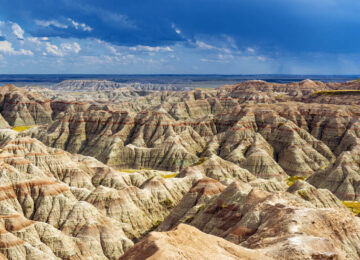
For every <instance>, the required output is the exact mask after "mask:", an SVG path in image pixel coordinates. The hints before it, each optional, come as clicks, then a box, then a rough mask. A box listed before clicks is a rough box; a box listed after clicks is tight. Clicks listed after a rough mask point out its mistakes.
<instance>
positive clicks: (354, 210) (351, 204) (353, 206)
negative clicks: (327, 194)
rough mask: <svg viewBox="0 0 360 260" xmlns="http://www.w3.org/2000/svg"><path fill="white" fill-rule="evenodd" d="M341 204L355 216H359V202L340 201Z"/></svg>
mask: <svg viewBox="0 0 360 260" xmlns="http://www.w3.org/2000/svg"><path fill="white" fill-rule="evenodd" d="M342 203H343V204H344V205H345V207H347V208H348V209H350V210H351V211H352V213H354V215H355V216H357V215H359V214H360V201H342Z"/></svg>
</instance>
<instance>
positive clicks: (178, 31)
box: [171, 24, 181, 35]
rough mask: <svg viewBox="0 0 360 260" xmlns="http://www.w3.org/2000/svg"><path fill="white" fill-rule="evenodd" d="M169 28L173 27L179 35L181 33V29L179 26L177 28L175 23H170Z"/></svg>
mask: <svg viewBox="0 0 360 260" xmlns="http://www.w3.org/2000/svg"><path fill="white" fill-rule="evenodd" d="M171 28H173V29H174V31H175V32H176V33H177V34H179V35H180V34H181V30H180V29H179V28H177V27H176V25H175V24H172V25H171Z"/></svg>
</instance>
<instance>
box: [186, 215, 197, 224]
mask: <svg viewBox="0 0 360 260" xmlns="http://www.w3.org/2000/svg"><path fill="white" fill-rule="evenodd" d="M194 218H195V216H190V217H188V218H186V219H185V223H186V224H189V223H190V222H191V221H193V219H194Z"/></svg>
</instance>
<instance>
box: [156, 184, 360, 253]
mask: <svg viewBox="0 0 360 260" xmlns="http://www.w3.org/2000/svg"><path fill="white" fill-rule="evenodd" d="M296 185H297V186H295V187H294V188H293V189H292V190H289V191H291V192H293V193H294V194H296V195H293V194H291V193H288V192H273V193H268V192H264V191H260V190H258V189H256V188H252V187H251V186H249V185H248V184H245V183H242V182H234V183H232V184H230V185H229V186H228V187H227V188H225V187H223V186H221V184H220V183H216V182H214V181H208V180H202V181H199V182H198V183H196V184H194V186H193V187H192V188H191V190H190V191H189V193H188V194H187V195H185V197H184V198H183V199H182V200H181V202H180V203H179V204H178V206H177V207H176V208H175V209H174V210H173V211H172V213H171V214H170V215H169V216H168V217H167V218H166V219H165V221H164V222H163V223H162V224H161V225H160V226H159V228H158V231H166V230H170V229H171V228H172V227H174V226H176V225H177V224H179V223H186V224H190V225H192V226H195V227H196V228H198V229H200V230H201V231H203V232H205V233H208V234H212V235H216V236H220V237H223V238H225V239H226V240H229V241H231V242H233V243H235V244H240V245H242V246H245V247H248V248H252V249H259V250H261V252H263V253H265V254H267V255H268V256H271V257H274V258H275V259H359V258H360V244H359V241H360V236H359V234H360V233H359V231H360V220H359V218H357V217H354V216H353V215H352V214H351V213H350V212H349V211H348V210H347V209H346V208H344V206H343V205H342V203H341V202H340V201H339V200H338V199H336V197H335V196H333V195H332V194H331V193H330V192H328V191H327V190H316V189H315V188H313V187H311V186H310V185H309V184H307V185H308V186H306V184H304V185H300V184H296ZM314 189H315V190H316V191H314Z"/></svg>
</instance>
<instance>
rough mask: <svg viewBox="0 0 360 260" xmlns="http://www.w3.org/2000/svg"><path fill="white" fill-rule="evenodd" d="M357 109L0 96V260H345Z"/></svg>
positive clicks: (333, 92)
mask: <svg viewBox="0 0 360 260" xmlns="http://www.w3.org/2000/svg"><path fill="white" fill-rule="evenodd" d="M359 94H360V81H348V82H342V83H337V82H336V83H335V82H329V83H324V82H319V81H312V80H304V81H300V82H293V83H286V84H279V83H271V82H265V81H260V80H252V81H244V82H240V83H237V84H234V85H225V86H223V87H221V88H216V89H206V88H196V89H187V88H172V87H158V86H149V87H141V88H140V87H137V86H124V84H120V83H116V82H110V81H95V80H93V81H92V80H88V81H83V80H81V81H80V80H79V81H76V80H74V81H66V82H62V83H60V84H56V85H54V86H53V87H51V88H41V87H25V88H19V87H16V86H14V85H5V86H3V87H0V128H1V129H0V165H1V167H0V179H1V182H0V198H1V199H0V223H1V225H0V228H1V232H0V241H1V243H0V254H1V255H0V257H1V258H3V259H360V218H359V216H360V107H359V104H360V99H359V97H360V95H359Z"/></svg>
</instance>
